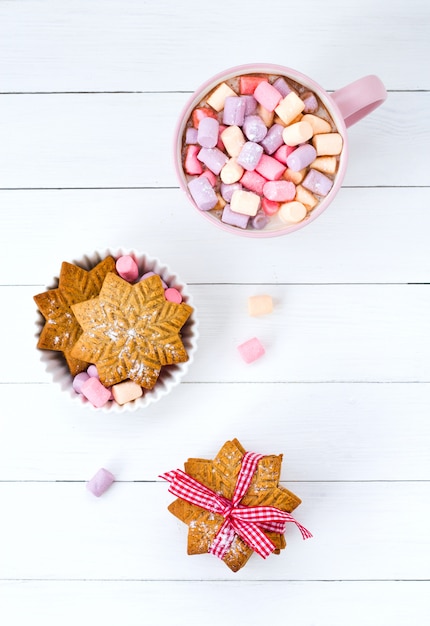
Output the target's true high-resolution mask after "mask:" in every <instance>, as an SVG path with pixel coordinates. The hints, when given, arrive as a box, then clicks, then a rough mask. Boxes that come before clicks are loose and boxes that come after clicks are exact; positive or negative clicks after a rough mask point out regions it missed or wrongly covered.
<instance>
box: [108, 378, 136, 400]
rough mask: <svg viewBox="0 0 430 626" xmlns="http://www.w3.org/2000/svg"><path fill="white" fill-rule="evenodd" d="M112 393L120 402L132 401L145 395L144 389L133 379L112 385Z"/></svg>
mask: <svg viewBox="0 0 430 626" xmlns="http://www.w3.org/2000/svg"><path fill="white" fill-rule="evenodd" d="M112 395H113V397H114V400H115V401H116V402H118V404H125V403H126V402H132V401H133V400H136V399H137V398H140V397H141V396H142V395H143V389H142V387H141V386H140V385H138V384H136V383H135V382H133V381H132V380H124V381H123V382H121V383H118V384H117V385H113V386H112Z"/></svg>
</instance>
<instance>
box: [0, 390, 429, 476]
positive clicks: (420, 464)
mask: <svg viewBox="0 0 430 626" xmlns="http://www.w3.org/2000/svg"><path fill="white" fill-rule="evenodd" d="M1 391H2V400H3V410H2V415H1V418H0V424H1V427H0V430H1V433H2V435H1V437H0V480H3V481H26V480H28V481H47V480H51V481H52V480H63V481H68V480H71V481H85V480H89V478H91V476H92V475H93V474H94V473H95V472H96V471H97V470H98V468H99V467H107V468H108V469H110V471H112V472H113V473H114V475H115V476H116V478H117V480H119V481H132V480H147V481H151V480H155V479H156V478H157V476H158V474H159V473H160V472H163V471H168V470H169V469H174V468H176V467H182V466H183V463H184V462H185V461H186V459H188V458H189V457H190V456H191V457H193V456H199V457H203V458H208V459H211V458H213V457H214V455H215V454H216V453H217V451H218V449H219V448H220V447H221V446H222V444H223V443H224V442H225V441H227V440H229V439H231V438H233V437H237V438H238V439H239V440H240V441H241V442H242V444H243V445H244V446H245V448H246V449H248V450H253V451H256V452H261V453H263V454H280V453H282V454H283V455H284V463H283V467H282V478H283V480H286V481H317V480H323V481H331V480H332V481H342V480H350V481H357V480H361V481H366V480H367V481H371V480H390V481H394V480H403V481H405V480H419V479H421V480H429V479H430V458H429V454H428V449H429V441H430V421H429V419H428V414H429V408H430V407H429V404H430V400H429V398H430V394H429V391H430V384H429V383H426V384H404V383H403V384H395V383H388V384H366V383H363V384H354V383H343V384H336V383H333V384H311V383H286V384H275V383H265V384H259V385H255V384H249V383H237V384H232V383H223V384H220V383H218V384H205V383H200V384H193V383H187V382H185V383H183V384H182V385H180V386H179V387H178V388H176V389H175V390H174V391H172V393H171V394H170V395H169V396H166V397H165V398H163V400H162V401H161V402H159V403H158V404H154V405H152V406H150V407H148V408H147V409H145V410H144V411H140V412H138V413H124V414H121V415H117V414H109V415H106V414H105V413H101V412H99V411H95V410H91V409H90V408H80V407H79V406H78V405H77V404H75V403H73V402H69V401H67V400H66V399H65V398H64V397H62V396H60V394H59V393H58V392H57V393H56V390H54V388H53V387H52V386H51V385H25V384H15V385H8V384H2V385H1ZM36 415H37V417H36ZM154 447H155V448H156V450H154Z"/></svg>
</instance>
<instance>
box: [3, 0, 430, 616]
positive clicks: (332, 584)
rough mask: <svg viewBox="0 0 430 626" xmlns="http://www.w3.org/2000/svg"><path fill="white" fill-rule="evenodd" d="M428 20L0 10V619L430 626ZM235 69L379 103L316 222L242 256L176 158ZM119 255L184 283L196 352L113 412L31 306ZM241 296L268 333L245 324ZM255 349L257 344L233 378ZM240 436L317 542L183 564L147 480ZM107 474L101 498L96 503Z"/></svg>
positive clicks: (133, 8) (383, 9) (207, 9)
mask: <svg viewBox="0 0 430 626" xmlns="http://www.w3.org/2000/svg"><path fill="white" fill-rule="evenodd" d="M429 20H430V5H429V3H428V2H427V0H410V1H409V2H406V1H400V0H392V1H390V2H388V0H386V1H379V0H360V1H358V0H352V2H346V3H345V2H343V3H342V2H339V1H335V0H326V2H324V3H321V2H319V1H318V0H309V2H307V3H305V4H303V3H292V2H282V3H281V2H276V1H275V0H268V1H267V2H265V3H263V4H261V3H257V2H252V3H251V2H248V3H247V4H246V6H245V3H241V2H238V3H232V2H224V1H219V2H217V3H209V4H207V3H201V2H197V1H196V0H183V1H182V2H179V3H173V2H171V3H162V2H156V1H152V0H148V1H143V0H123V1H121V0H110V1H108V2H106V1H102V0H94V1H88V0H63V1H62V2H56V1H55V0H15V1H12V0H2V1H1V2H0V92H1V93H0V211H1V213H0V215H1V217H0V219H1V222H0V244H1V255H2V263H1V265H0V294H1V302H2V307H1V314H0V315H1V317H0V320H1V354H2V360H1V365H0V383H1V387H0V388H1V392H2V400H3V402H2V408H1V411H0V426H1V428H0V623H1V624H4V626H24V625H25V626H27V625H28V624H31V625H42V624H43V625H44V626H53V625H57V624H62V626H66V625H67V626H68V625H74V626H75V625H76V624H78V623H81V624H84V625H86V624H102V625H103V626H111V625H112V626H113V625H117V624H124V625H125V626H135V625H142V624H148V625H151V626H158V625H165V624H169V623H171V624H174V625H175V626H181V625H184V626H185V625H187V626H188V625H194V624H209V625H211V626H212V625H216V624H219V623H227V624H233V623H240V624H269V623H275V622H274V620H277V621H278V622H279V621H281V622H285V623H287V622H288V623H290V624H294V626H302V625H303V626H345V625H348V626H358V625H360V626H364V625H365V626H385V625H390V626H400V625H403V624H405V623H407V624H411V625H414V624H417V625H418V624H425V623H427V620H428V616H429V612H430V603H429V597H430V594H429V579H430V563H429V560H430V542H429V530H428V529H429V521H428V516H429V513H430V505H429V502H430V482H429V481H430V458H429V435H430V419H429V405H430V402H429V392H430V339H429V331H428V328H429V311H430V288H429V284H428V283H429V278H430V254H429V243H428V242H429V228H430V186H429V183H430V176H429V157H428V152H429V143H430V124H429V110H430V74H429V71H428V61H427V59H428V55H429V52H430V45H429V40H430V28H429ZM250 62H272V63H279V64H283V65H286V66H289V67H293V68H296V69H298V70H300V71H301V72H303V73H305V74H308V75H310V76H312V77H313V78H314V79H315V80H317V82H319V83H320V84H322V85H323V86H324V87H325V88H326V89H327V90H328V91H333V90H335V89H337V88H339V87H341V86H343V85H344V84H347V83H348V82H350V81H352V80H355V79H356V78H359V77H360V76H363V75H366V74H373V73H374V74H377V75H378V76H379V77H380V78H381V79H382V80H383V82H384V84H385V85H386V87H387V90H388V92H389V93H388V99H387V101H386V102H385V104H384V105H383V106H382V107H380V108H379V109H378V110H376V111H375V112H374V113H373V114H372V115H370V116H369V117H368V118H366V119H365V120H363V121H362V122H360V123H358V124H357V125H356V126H353V127H352V128H351V129H350V131H349V140H350V162H349V168H348V172H347V175H346V178H345V181H344V186H343V188H342V190H341V191H340V193H339V195H338V196H337V197H336V199H335V201H334V202H333V204H332V205H331V207H330V208H329V209H328V210H327V211H326V212H325V213H324V214H323V215H322V216H321V217H320V218H319V219H318V220H317V221H316V222H314V223H313V224H312V225H310V226H309V227H307V228H305V229H303V230H301V231H299V232H296V233H294V234H291V235H288V236H287V237H283V238H274V239H266V240H261V241H254V240H249V239H245V238H242V237H236V236H233V235H230V234H227V233H224V232H222V231H221V230H218V229H215V228H213V227H212V226H210V225H209V224H208V223H207V222H206V221H205V220H203V219H202V218H201V217H200V216H199V215H198V214H197V213H196V212H195V211H194V210H193V209H192V208H191V206H190V205H189V203H188V201H187V199H186V198H185V196H184V194H183V193H182V192H181V191H180V190H179V187H178V182H177V180H176V178H175V174H174V170H173V163H172V158H171V155H172V135H173V129H174V126H175V124H176V120H177V117H178V115H179V112H180V110H181V108H182V106H183V105H184V103H185V101H186V100H187V99H188V97H189V95H190V93H191V92H192V91H193V90H194V89H196V88H197V87H198V86H199V85H200V84H201V83H202V82H203V81H204V80H206V79H207V78H208V77H210V76H212V75H213V74H215V73H217V72H219V71H221V70H222V69H225V68H228V67H231V66H233V65H237V64H241V63H250ZM120 246H124V247H126V248H135V249H136V250H140V251H142V252H145V253H147V254H149V255H151V256H157V257H159V258H160V259H161V260H162V261H163V262H165V263H167V264H168V265H170V266H171V267H172V268H173V269H174V270H175V271H176V272H177V273H178V274H179V275H180V276H181V277H182V278H183V280H184V281H185V282H186V283H187V284H188V285H189V289H190V291H191V292H192V294H193V297H194V301H195V305H196V309H197V312H198V317H199V322H200V341H199V349H198V352H197V355H196V358H195V361H194V363H193V365H192V367H191V368H190V370H189V372H188V374H187V375H186V377H185V378H184V380H183V382H182V383H181V384H180V385H179V387H177V388H176V389H175V390H174V391H173V392H172V393H171V395H169V396H168V397H167V398H165V399H163V400H162V401H161V402H160V403H158V404H155V405H153V406H151V407H149V408H148V409H146V410H143V411H140V412H138V413H124V414H122V415H115V414H110V415H106V414H104V413H98V412H96V411H91V410H86V409H81V408H79V407H78V406H77V405H76V404H75V403H72V402H70V401H69V399H68V398H65V397H64V394H61V393H60V391H59V389H58V388H57V387H56V385H55V384H53V383H52V382H51V380H50V378H49V376H48V375H47V374H46V372H45V371H44V368H43V367H42V365H41V363H40V361H39V357H40V354H39V353H38V351H37V350H36V348H35V341H36V340H35V326H34V322H35V319H36V308H35V305H34V302H33V295H35V294H36V293H40V292H41V291H43V290H44V289H45V287H46V286H47V285H48V284H49V283H50V281H51V279H52V277H53V276H55V275H56V274H57V273H58V269H59V267H60V264H61V262H62V261H63V260H69V261H71V260H73V259H76V258H77V257H80V256H81V255H82V254H84V253H86V252H91V251H93V250H99V249H104V248H110V247H113V248H117V247H120ZM258 293H269V294H271V295H272V296H273V298H274V300H275V309H274V312H273V314H272V315H271V316H270V317H265V318H259V319H256V318H251V317H249V316H248V314H247V310H246V306H247V298H248V296H249V295H255V294H258ZM252 335H256V336H258V337H259V338H260V339H261V341H262V342H264V344H265V345H266V350H267V352H266V355H265V357H264V358H263V359H260V360H259V361H258V362H255V363H254V364H253V365H252V366H249V365H246V364H244V363H243V362H242V361H241V360H240V358H239V356H238V353H237V350H236V346H237V345H238V344H239V343H241V342H242V341H244V340H245V339H248V338H249V337H250V336H252ZM232 437H238V438H239V439H240V441H241V442H242V444H243V445H244V446H245V447H246V448H247V449H249V450H254V451H257V452H262V453H265V454H279V453H283V454H284V462H283V470H282V481H283V482H282V484H283V485H284V486H286V487H287V488H290V489H291V490H292V491H294V492H295V493H297V495H299V496H300V497H301V498H302V500H303V503H302V505H301V506H300V507H299V509H297V512H296V517H297V518H298V519H299V520H300V521H301V522H302V523H303V524H304V525H305V526H306V527H307V528H309V529H310V530H311V531H312V532H313V534H314V538H313V539H311V540H309V541H306V542H303V541H302V540H301V537H300V534H299V533H298V532H297V531H295V530H294V529H290V528H289V529H288V532H287V541H288V546H287V548H286V550H285V551H283V552H282V554H281V555H280V556H278V557H275V556H273V557H271V558H269V559H267V560H266V561H263V560H262V559H260V558H259V557H258V556H256V555H254V556H253V557H252V559H251V560H250V561H249V563H248V564H247V565H246V567H245V568H244V569H242V570H241V571H240V572H238V573H237V574H233V573H232V572H230V570H229V569H228V568H227V567H226V566H225V565H224V564H223V563H222V562H221V561H220V560H218V559H216V558H215V557H212V556H210V555H202V556H193V557H191V556H187V555H186V535H187V528H186V526H185V525H184V524H182V523H181V522H179V521H178V520H176V518H174V517H173V516H172V515H170V514H169V513H168V511H167V508H166V507H167V505H168V504H169V503H170V502H171V501H172V499H173V498H172V496H170V494H169V493H168V491H167V485H166V483H164V482H162V481H161V480H160V479H158V475H159V474H160V473H161V472H164V471H167V470H170V469H174V468H176V467H182V465H183V462H184V461H185V460H186V459H187V458H188V457H190V456H191V457H192V456H197V457H203V458H213V456H214V455H215V454H216V453H217V451H218V449H219V448H220V447H221V445H222V444H223V443H224V441H226V440H227V439H230V438H232ZM102 466H105V467H107V468H108V469H110V470H111V471H112V472H113V473H114V475H115V476H116V482H115V484H114V485H113V486H112V487H111V488H110V489H109V491H107V492H106V493H105V494H104V495H103V497H101V498H99V499H96V498H94V497H92V496H91V494H89V493H88V492H87V490H86V489H85V483H86V481H87V480H88V479H89V478H91V476H92V475H93V474H94V473H95V472H96V471H97V470H98V469H99V468H100V467H102Z"/></svg>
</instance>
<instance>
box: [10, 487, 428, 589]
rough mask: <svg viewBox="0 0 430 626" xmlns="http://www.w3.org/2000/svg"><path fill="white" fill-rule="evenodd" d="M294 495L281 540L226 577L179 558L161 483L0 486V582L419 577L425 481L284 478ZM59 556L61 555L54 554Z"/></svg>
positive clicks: (210, 563)
mask: <svg viewBox="0 0 430 626" xmlns="http://www.w3.org/2000/svg"><path fill="white" fill-rule="evenodd" d="M285 486H287V487H289V488H291V490H292V491H294V492H295V493H297V495H299V496H300V497H301V498H302V501H303V502H302V504H301V505H300V507H299V508H298V509H297V510H296V511H295V514H294V515H295V518H296V519H297V520H298V521H299V522H301V523H302V524H303V525H304V526H306V527H307V528H308V529H309V530H310V531H311V532H312V533H313V535H314V537H313V538H312V539H310V540H307V541H303V540H302V538H301V535H300V533H299V531H298V530H297V529H296V528H295V527H294V526H289V528H288V530H287V533H286V538H287V542H288V546H287V548H286V550H285V551H284V552H282V553H281V555H279V556H273V557H271V558H269V559H267V560H266V561H264V562H262V561H261V559H260V558H259V557H258V556H257V555H254V557H253V558H252V559H250V561H249V562H248V563H247V565H246V567H245V568H243V569H242V570H240V572H238V573H237V574H233V573H231V572H230V571H229V569H228V568H227V567H226V566H225V564H224V563H223V562H222V561H221V560H219V559H217V558H216V557H214V556H212V555H210V554H204V555H196V556H194V557H189V556H187V554H186V536H187V528H186V525H185V524H183V523H182V522H180V521H179V520H177V519H176V518H175V517H173V515H171V514H170V513H169V512H168V511H167V510H166V507H167V505H168V504H169V503H170V502H171V501H172V499H174V498H173V497H172V496H171V495H170V494H169V493H168V491H167V488H168V487H167V484H166V483H164V482H156V483H116V484H115V485H113V486H112V487H111V488H110V490H109V491H108V492H106V493H105V494H104V495H103V497H101V498H95V497H94V496H93V495H92V494H90V493H89V492H88V491H87V490H86V489H85V485H84V484H83V483H25V482H24V483H1V484H0V497H1V501H2V507H3V510H4V511H7V512H8V515H3V516H2V522H1V525H2V532H1V534H0V548H1V554H2V560H1V563H0V578H1V579H41V580H45V579H50V580H55V579H72V580H74V579H78V580H92V579H96V580H177V579H182V580H202V579H204V580H217V579H223V580H233V579H234V580H256V579H257V580H270V581H272V580H303V579H307V580H309V579H310V580H340V579H343V580H345V579H349V580H374V579H377V580H400V579H401V580H424V579H428V561H429V557H430V541H429V537H428V532H427V526H426V523H425V520H426V519H427V516H428V514H429V501H430V483H428V482H405V483H401V482H400V483H393V482H382V483H379V482H364V483H359V482H358V483H357V482H354V483H347V482H346V483H324V482H317V483H293V484H290V483H288V482H287V483H285ZM59 555H61V557H60V558H59Z"/></svg>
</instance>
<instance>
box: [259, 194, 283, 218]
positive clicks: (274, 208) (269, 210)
mask: <svg viewBox="0 0 430 626" xmlns="http://www.w3.org/2000/svg"><path fill="white" fill-rule="evenodd" d="M261 208H262V210H263V211H264V212H265V214H266V215H267V216H269V217H271V216H272V215H276V213H277V212H278V211H279V202H275V201H274V200H269V199H268V198H266V197H263V198H261Z"/></svg>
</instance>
